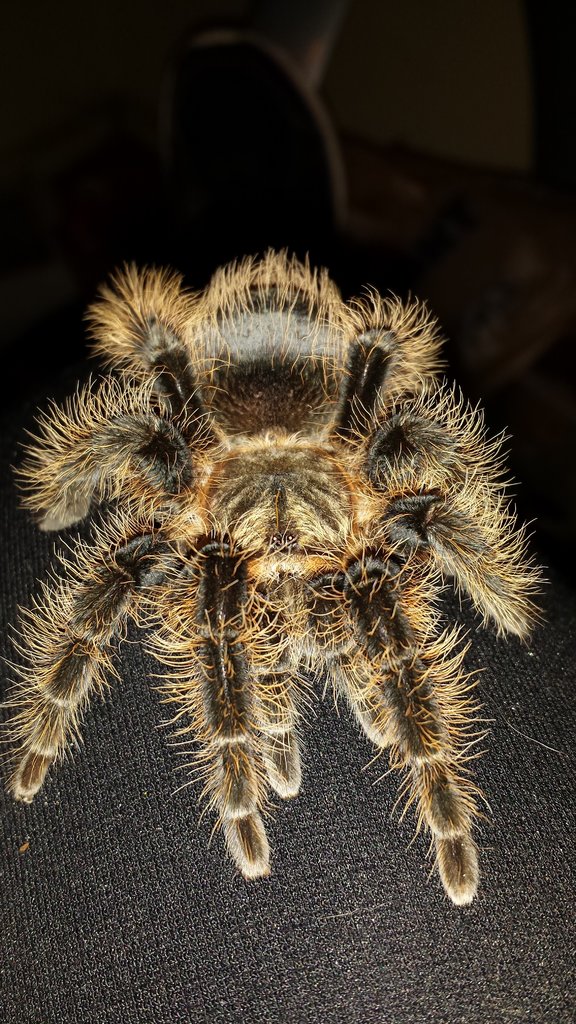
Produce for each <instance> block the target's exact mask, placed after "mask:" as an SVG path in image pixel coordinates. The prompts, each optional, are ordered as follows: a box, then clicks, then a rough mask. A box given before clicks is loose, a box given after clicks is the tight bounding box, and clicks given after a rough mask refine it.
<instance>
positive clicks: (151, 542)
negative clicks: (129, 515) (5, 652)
mask: <svg viewBox="0 0 576 1024" xmlns="http://www.w3.org/2000/svg"><path fill="white" fill-rule="evenodd" d="M133 526H134V524H132V534H130V524H129V523H128V521H127V520H126V521H123V520H122V518H121V517H119V518H118V520H117V521H115V522H114V523H111V522H109V523H108V524H107V525H106V526H105V527H103V528H101V529H100V531H99V533H98V536H97V538H96V541H95V543H93V544H87V543H85V542H83V541H79V542H77V544H76V545H75V548H74V549H73V558H72V560H66V561H63V567H64V573H63V574H62V575H61V576H59V577H58V578H55V579H54V580H53V581H52V582H51V583H50V584H45V585H43V591H42V595H41V597H40V598H39V599H38V600H37V601H36V602H35V604H34V606H33V607H32V609H30V610H29V611H27V612H24V615H23V621H22V632H21V637H20V638H19V640H17V641H16V646H17V648H18V649H19V650H20V652H21V653H22V654H23V656H24V659H25V665H24V667H21V668H19V669H18V672H19V675H20V682H19V684H18V686H17V688H16V690H15V692H14V694H13V695H12V696H11V698H10V699H9V701H8V706H9V707H10V708H13V709H14V715H13V717H12V718H11V719H10V720H9V721H8V735H9V737H10V738H11V739H12V740H13V741H15V742H16V744H17V747H16V750H15V753H14V762H15V767H14V770H13V772H12V775H11V778H10V781H9V784H8V785H9V790H10V791H11V793H12V795H13V796H14V797H15V799H17V800H22V801H24V802H25V803H29V802H30V801H31V800H32V799H33V798H34V796H35V795H36V793H37V792H38V790H39V789H40V787H41V786H42V784H43V782H44V779H45V776H46V773H47V771H48V769H49V768H50V767H51V765H52V764H53V763H54V762H55V761H56V760H58V759H59V758H61V757H62V756H63V754H64V753H65V752H66V749H67V747H68V746H69V744H70V743H71V742H74V741H76V740H77V736H78V732H79V728H80V723H81V718H82V714H83V712H84V710H85V709H86V707H87V705H88V702H89V700H90V697H91V696H92V695H93V694H94V693H95V692H102V691H103V690H104V689H105V687H106V685H107V676H108V675H109V673H110V672H111V671H112V661H111V651H110V646H111V643H112V641H113V640H114V639H115V638H118V637H119V635H121V633H122V631H123V629H124V626H125V623H126V620H127V618H128V615H129V614H131V613H132V614H133V613H134V612H135V610H136V600H137V594H138V592H139V591H140V590H141V589H142V588H143V587H147V586H150V585H151V584H154V583H157V582H159V580H160V578H161V575H162V572H163V560H165V559H166V553H165V551H164V550H163V548H161V547H160V546H159V545H158V543H157V541H156V539H155V537H154V534H153V533H152V532H151V531H150V529H149V528H148V530H147V531H146V532H140V531H137V530H135V529H134V528H133Z"/></svg>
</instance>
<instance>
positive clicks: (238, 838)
mask: <svg viewBox="0 0 576 1024" xmlns="http://www.w3.org/2000/svg"><path fill="white" fill-rule="evenodd" d="M223 828H224V834H225V836H226V842H227V845H228V851H229V853H230V855H231V857H232V859H233V861H234V863H235V864H236V865H237V867H238V868H239V870H240V871H241V872H242V874H243V875H244V878H264V877H265V876H266V875H269V874H270V847H269V846H268V839H267V838H266V832H265V831H264V825H263V823H262V818H261V817H260V815H259V814H258V813H255V814H248V815H247V816H246V817H245V818H233V819H232V820H231V821H225V822H223Z"/></svg>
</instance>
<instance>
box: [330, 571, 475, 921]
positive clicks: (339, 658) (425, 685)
mask: <svg viewBox="0 0 576 1024" xmlns="http://www.w3.org/2000/svg"><path fill="white" fill-rule="evenodd" d="M338 594H339V595H340V602H341V604H343V606H344V609H345V614H346V617H347V619H348V627H349V628H348V633H349V637H350V634H352V639H349V640H348V643H346V642H344V643H342V645H341V648H340V650H333V651H332V652H331V655H330V657H329V659H328V665H329V667H330V669H331V672H332V676H333V679H334V682H335V684H336V686H337V687H338V688H339V689H340V690H341V691H342V692H343V693H344V694H345V695H346V698H347V700H348V702H349V703H350V705H351V707H352V709H353V711H354V713H355V715H356V718H357V720H358V722H359V723H360V725H361V727H362V729H363V730H364V732H365V733H366V735H367V736H368V737H369V738H370V740H371V741H372V742H373V743H375V744H376V746H377V747H379V748H389V750H390V764H391V767H392V768H394V769H397V770H403V771H404V772H405V780H404V786H403V790H402V791H403V792H405V793H407V806H409V805H410V804H412V803H415V804H416V809H417V821H418V826H419V827H420V826H421V825H425V826H427V827H428V829H429V830H430V832H431V833H432V836H433V838H434V844H435V847H436V855H437V864H438V868H439V871H440V875H441V878H442V882H443V884H444V887H445V889H446V892H447V893H448V895H449V896H450V898H451V899H452V900H453V901H454V903H458V904H463V903H469V902H470V901H471V900H472V899H473V898H474V895H475V893H476V889H477V885H478V858H477V851H476V846H475V843H474V841H473V839H472V837H471V830H472V825H473V821H474V817H475V816H476V815H477V813H478V811H477V808H476V803H475V800H474V793H475V792H476V790H475V787H474V786H473V784H472V783H471V782H470V781H469V780H468V779H467V778H466V769H465V760H466V756H467V748H468V747H469V745H470V743H471V742H473V739H474V736H473V734H472V733H471V731H470V725H471V720H470V714H471V711H472V707H471V704H470V702H469V701H468V700H467V698H466V691H467V689H469V685H468V682H467V679H466V677H465V675H464V674H463V672H462V667H461V666H462V659H463V656H464V654H465V651H462V650H456V645H457V641H458V635H457V633H448V634H444V635H442V636H441V637H438V638H437V639H436V640H432V641H431V640H430V639H429V638H428V637H429V634H430V632H431V624H432V621H433V619H432V617H431V613H430V614H429V615H427V613H426V612H423V611H422V608H423V607H424V606H425V603H426V599H425V597H424V588H423V586H422V583H421V582H420V583H417V582H415V581H414V580H410V579H409V578H408V576H407V574H406V569H404V570H403V571H402V570H400V569H399V567H398V565H397V563H395V562H394V561H389V562H385V561H383V560H381V559H380V558H376V557H372V556H364V557H363V558H362V559H359V560H358V561H356V562H354V563H353V564H352V565H351V566H349V568H348V570H347V572H346V573H345V574H343V573H341V574H337V575H336V576H335V578H334V590H333V595H334V597H335V596H336V595H338ZM334 614H335V615H340V614H341V609H338V605H337V603H334Z"/></svg>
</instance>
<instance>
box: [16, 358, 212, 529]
mask: <svg viewBox="0 0 576 1024" xmlns="http://www.w3.org/2000/svg"><path fill="white" fill-rule="evenodd" d="M154 403H155V399H154V396H153V393H152V389H151V387H150V386H149V385H148V386H140V387H135V386H134V385H126V386H121V385H120V384H119V382H118V381H117V380H116V379H114V378H108V379H107V380H104V381H103V383H102V384H101V385H100V387H99V388H98V389H97V390H95V391H92V389H91V388H90V386H89V385H88V386H87V387H85V388H84V389H82V391H80V392H79V393H78V394H77V396H76V397H75V399H74V400H73V401H72V402H69V403H68V404H67V405H66V406H65V407H63V408H58V407H54V408H52V409H51V410H50V412H49V414H48V415H46V416H45V417H43V418H42V419H41V420H40V427H41V434H40V437H39V438H38V441H37V442H36V443H35V444H34V445H30V446H29V447H28V449H27V458H26V460H25V462H24V464H23V466H22V467H21V469H20V470H19V471H18V472H19V477H20V481H21V483H22V484H23V487H24V491H25V497H24V504H26V505H27V506H28V507H29V508H31V509H32V510H33V511H35V512H37V513H38V512H40V514H41V516H42V518H41V520H40V527H41V529H43V530H59V529H62V528H64V527H67V526H70V525H71V524H72V523H75V522H77V521H78V520H80V519H83V518H84V517H85V516H86V514H87V513H88V511H89V508H90V505H91V503H92V501H94V500H96V501H98V500H102V498H104V497H108V498H113V499H116V498H122V499H123V500H124V501H125V500H127V499H128V500H129V501H132V502H133V503H134V504H136V503H137V502H139V501H140V502H142V501H145V502H148V504H149V505H154V504H156V505H158V503H162V502H165V503H166V502H167V503H170V500H171V499H173V498H174V497H175V496H176V495H179V494H181V493H182V492H189V491H190V489H191V488H192V487H193V485H194V482H195V477H196V471H195V465H194V459H196V462H197V461H198V457H201V454H202V453H203V452H204V451H205V450H206V448H207V447H208V446H210V445H211V444H212V443H213V441H214V438H213V436H212V435H211V432H210V430H209V428H208V427H207V420H206V416H205V415H204V414H203V413H202V414H200V413H198V415H197V414H196V413H197V412H198V409H199V408H200V406H199V404H198V402H196V405H195V410H196V411H195V413H194V416H193V417H192V418H191V419H183V418H182V417H180V419H179V421H178V423H176V422H172V421H171V420H170V419H169V418H168V417H167V415H166V414H165V415H161V414H160V410H159V409H158V407H157V402H156V407H154ZM192 453H194V455H193V454H192Z"/></svg>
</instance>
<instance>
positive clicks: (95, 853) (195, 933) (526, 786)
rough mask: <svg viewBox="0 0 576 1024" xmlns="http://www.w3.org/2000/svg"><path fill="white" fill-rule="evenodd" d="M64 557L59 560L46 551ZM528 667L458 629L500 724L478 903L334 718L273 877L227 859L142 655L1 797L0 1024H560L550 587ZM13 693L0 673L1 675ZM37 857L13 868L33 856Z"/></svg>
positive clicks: (558, 820) (18, 530) (561, 844)
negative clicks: (51, 754) (254, 876)
mask: <svg viewBox="0 0 576 1024" xmlns="http://www.w3.org/2000/svg"><path fill="white" fill-rule="evenodd" d="M32 414H33V409H32V405H30V406H27V407H26V408H25V409H22V410H21V411H20V413H19V417H17V420H16V421H15V420H14V417H13V416H12V417H10V420H9V422H8V423H7V424H5V425H4V429H3V430H2V440H3V460H2V471H1V497H0V516H1V521H2V545H1V547H0V554H1V558H2V567H1V576H0V580H1V588H2V621H3V629H2V640H1V643H2V653H3V655H4V656H5V657H6V656H7V657H14V653H13V651H12V650H11V648H10V645H9V642H8V639H7V630H6V628H5V624H6V623H7V622H14V621H15V619H16V616H17V605H18V604H22V605H26V604H28V603H29V601H30V597H31V595H32V593H33V592H34V590H35V586H36V585H35V580H36V578H37V577H39V576H43V575H45V573H46V570H47V567H48V565H49V563H50V561H51V556H52V551H53V547H54V543H55V541H54V538H53V537H52V536H49V535H48V536H47V535H42V534H41V533H40V532H39V531H38V530H37V529H36V528H35V527H34V525H33V523H32V522H31V518H30V516H29V515H28V514H27V513H25V512H24V511H22V510H19V509H18V508H17V497H16V490H15V487H14V483H13V480H12V477H11V474H10V472H9V469H8V466H9V464H10V463H12V464H13V463H14V462H16V460H17V450H16V439H17V438H21V437H22V429H23V427H28V428H30V427H31V426H32ZM58 544H59V542H58V540H56V546H58ZM541 603H542V606H543V609H544V613H545V616H546V619H547V622H546V624H545V625H543V626H540V627H538V628H537V630H536V631H535V633H534V636H533V638H532V640H531V642H530V644H528V645H522V644H520V643H519V642H516V641H514V640H511V641H501V640H497V639H495V637H494V636H493V635H491V634H490V633H489V632H485V631H482V630H480V629H479V628H478V626H477V622H476V620H475V618H474V616H473V615H472V613H471V612H470V611H469V610H468V609H466V608H465V609H464V610H462V611H459V609H458V604H457V602H456V601H455V600H454V599H452V598H448V599H447V602H446V613H447V614H450V615H455V616H458V617H459V618H460V619H461V621H463V622H464V623H465V625H466V626H467V627H468V628H469V629H470V632H471V638H472V639H473V642H474V646H473V648H472V650H471V651H470V653H469V655H468V658H467V664H468V666H469V668H470V669H478V670H480V682H479V688H478V695H479V697H480V699H481V700H482V702H483V704H484V709H483V715H484V716H485V718H486V719H489V720H492V721H491V726H490V728H491V732H490V735H489V737H488V739H487V740H486V743H485V744H484V746H485V747H486V748H487V754H486V756H485V757H483V758H482V759H480V760H479V761H478V762H477V764H476V767H475V772H476V778H477V781H478V782H479V784H480V785H481V786H482V788H483V789H484V791H485V793H486V796H487V799H488V801H489V803H490V806H491V808H492V818H491V819H490V820H489V821H487V822H485V823H483V825H482V827H481V831H480V833H479V843H480V847H481V858H482V860H481V867H482V879H481V888H480V892H479V895H478V897H477V899H476V901H475V902H474V903H473V904H472V905H471V906H470V907H467V908H457V907H455V906H453V905H452V904H451V903H450V901H449V900H448V898H447V897H446V895H445V894H444V892H443V890H442V886H441V884H440V881H439V879H438V877H437V876H436V875H435V874H434V875H432V876H431V877H429V871H430V866H431V864H430V861H429V860H427V858H426V850H427V841H426V839H425V837H424V836H420V837H419V838H417V839H416V840H415V841H414V842H413V843H412V844H411V845H410V842H411V839H412V835H413V821H412V820H411V818H410V815H407V816H406V818H405V819H404V821H403V822H401V823H399V822H398V820H397V818H398V811H396V812H393V805H394V803H395V800H396V797H397V787H396V780H395V779H394V778H391V777H390V776H388V777H387V778H381V776H383V775H384V773H385V771H386V767H387V766H386V760H385V758H382V759H380V760H378V761H376V762H373V763H371V764H369V765H368V767H366V766H367V764H368V762H370V761H371V758H372V751H371V748H370V745H369V744H368V742H367V741H366V740H365V739H364V738H363V737H362V736H361V735H360V734H359V732H358V730H357V728H356V727H355V726H354V725H353V723H352V722H351V721H350V720H349V717H348V714H347V712H346V713H345V711H344V709H342V711H341V713H340V715H338V714H336V713H335V710H334V708H333V706H332V701H331V699H330V698H329V697H327V698H326V699H324V700H323V701H322V700H321V694H320V693H319V694H318V697H319V699H318V704H317V708H316V709H315V711H314V713H313V714H312V715H311V716H310V721H309V723H308V725H307V727H306V729H305V749H304V780H303V786H302V791H301V794H300V796H299V797H298V798H297V799H296V800H294V801H290V802H287V803H282V802H281V801H280V800H276V801H275V803H276V807H275V810H274V814H273V815H272V816H271V817H270V819H269V820H268V822H267V828H268V834H269V838H270V841H271V846H272V851H273V862H272V872H273V873H272V875H271V876H270V878H268V879H265V880H262V881H256V882H249V881H245V880H244V879H242V878H241V877H239V875H238V874H237V872H236V871H235V870H234V869H233V867H232V865H231V863H230V862H229V861H228V860H227V859H226V857H225V855H224V848H223V846H224V844H223V840H222V838H221V836H219V835H218V834H215V835H214V837H213V838H212V841H211V840H210V837H211V831H212V825H213V822H212V820H211V819H210V816H209V815H208V814H206V815H204V817H202V819H201V818H200V810H201V809H200V807H199V805H198V799H197V798H198V795H199V794H198V790H197V789H196V788H194V787H192V788H184V789H180V791H179V792H177V793H175V792H174V790H175V789H176V787H177V786H178V785H180V784H181V783H182V782H184V781H185V775H184V774H183V773H180V774H178V773H177V772H175V771H174V769H175V768H176V766H177V765H178V764H180V763H181V760H182V759H181V757H180V756H179V755H178V753H177V750H176V749H175V748H171V747H170V746H169V744H168V740H169V730H168V729H161V728H159V725H160V723H161V722H162V721H163V720H165V719H166V718H167V713H166V712H167V709H166V707H163V706H162V705H161V703H160V700H159V697H158V695H157V694H156V693H154V691H153V688H152V686H151V685H150V682H152V683H153V682H154V680H153V679H152V678H151V677H152V676H153V674H154V672H155V671H157V666H156V665H155V664H154V663H153V662H152V661H151V660H150V659H149V658H147V657H146V656H145V655H144V654H143V652H142V649H141V647H140V646H139V644H137V643H132V642H131V641H136V640H137V639H138V635H137V632H136V631H135V630H133V631H131V633H130V636H129V642H125V643H124V644H123V645H122V649H121V673H122V681H121V682H118V683H113V685H112V692H111V694H110V697H109V699H108V700H107V701H106V702H100V701H95V702H94V704H93V706H92V708H91V710H90V713H89V714H88V716H87V720H86V724H85V728H84V730H83V738H84V743H83V745H82V748H81V749H80V750H78V751H76V752H75V753H74V756H73V758H72V759H71V760H69V761H68V762H67V763H65V764H64V765H62V766H61V767H60V768H59V769H57V770H54V771H53V772H51V773H50V776H49V779H48V781H47V783H46V785H45V787H44V788H43V789H42V790H41V791H40V793H39V795H38V796H37V798H36V800H35V802H34V803H33V804H32V805H30V806H28V807H26V806H21V805H16V804H14V803H13V802H12V801H11V800H10V799H9V798H8V797H7V796H6V795H5V794H2V796H1V797H0V801H1V803H2V854H1V885H2V906H3V910H2V919H1V920H2V923H1V924H0V937H1V943H0V944H1V949H2V958H1V961H0V1000H1V1004H2V1010H1V1011H0V1019H2V1020H5V1021H6V1022H8V1024H16V1022H18V1024H77V1022H81V1024H108V1022H110V1024H111V1022H114V1024H116V1022H118V1021H122V1024H143V1022H151V1024H175V1022H182V1024H184V1022H186V1024H188V1022H190V1021H192V1020H193V1021H207V1022H210V1024H233V1022H234V1024H235V1022H241V1021H245V1022H249V1024H283V1022H296V1024H317V1022H323V1024H388V1022H394V1024H416V1022H418V1024H460V1022H462V1024H464V1022H466V1024H499V1022H508V1021H526V1022H528V1021H530V1022H531V1024H568V1022H572V1021H574V1018H575V1012H576V997H575V990H574V983H575V968H574V953H575V950H574V938H575V928H574V911H573V907H574V891H575V884H574V801H573V790H574V761H573V736H574V676H575V643H574V641H575V637H576V598H575V595H574V593H573V592H572V591H570V590H568V589H567V588H566V587H565V585H564V584H561V583H560V582H558V581H555V580H554V579H553V580H552V581H551V583H550V585H549V586H548V587H547V588H546V592H545V594H544V595H543V597H542V601H541ZM4 674H5V675H6V676H9V675H10V673H9V671H5V673H4ZM26 844H29V845H28V846H27V848H24V847H25V845H26Z"/></svg>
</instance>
